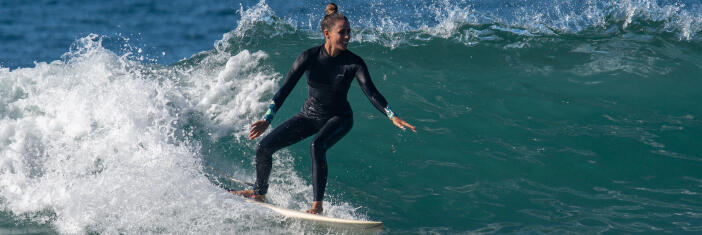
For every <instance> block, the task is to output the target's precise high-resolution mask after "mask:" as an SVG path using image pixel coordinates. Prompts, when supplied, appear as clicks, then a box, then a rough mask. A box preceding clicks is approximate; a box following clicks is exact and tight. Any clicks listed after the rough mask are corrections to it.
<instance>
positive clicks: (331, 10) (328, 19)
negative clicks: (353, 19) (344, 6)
mask: <svg viewBox="0 0 702 235" xmlns="http://www.w3.org/2000/svg"><path fill="white" fill-rule="evenodd" d="M324 12H325V15H324V18H322V22H321V23H320V26H321V27H322V31H324V30H325V29H326V30H329V29H331V27H334V23H336V21H337V20H345V21H348V19H346V16H344V15H343V14H341V13H339V7H337V6H336V4H334V3H329V5H327V7H326V9H324Z"/></svg>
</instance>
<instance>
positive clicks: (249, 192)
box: [229, 189, 266, 202]
mask: <svg viewBox="0 0 702 235" xmlns="http://www.w3.org/2000/svg"><path fill="white" fill-rule="evenodd" d="M229 192H230V193H232V194H234V195H239V196H242V197H245V198H251V199H253V200H256V201H259V202H264V201H265V200H266V195H255V194H254V191H253V190H250V189H249V190H239V191H234V190H229Z"/></svg>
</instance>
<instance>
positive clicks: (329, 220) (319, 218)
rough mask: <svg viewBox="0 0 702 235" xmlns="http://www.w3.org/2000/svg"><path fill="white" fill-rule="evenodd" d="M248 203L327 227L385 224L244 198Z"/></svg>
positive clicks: (379, 225) (371, 226) (356, 227)
mask: <svg viewBox="0 0 702 235" xmlns="http://www.w3.org/2000/svg"><path fill="white" fill-rule="evenodd" d="M244 200H246V202H249V203H254V204H256V205H260V206H262V207H265V208H268V209H270V210H272V211H274V212H276V213H278V214H280V215H282V216H284V217H286V218H292V219H299V220H305V221H310V222H315V223H323V224H327V225H332V226H335V227H343V228H354V229H382V228H383V222H380V221H364V220H353V219H339V218H333V217H328V216H323V215H316V214H310V213H307V212H304V211H296V210H291V209H287V208H282V207H278V206H275V205H273V204H269V203H265V202H259V201H256V200H251V199H248V198H244Z"/></svg>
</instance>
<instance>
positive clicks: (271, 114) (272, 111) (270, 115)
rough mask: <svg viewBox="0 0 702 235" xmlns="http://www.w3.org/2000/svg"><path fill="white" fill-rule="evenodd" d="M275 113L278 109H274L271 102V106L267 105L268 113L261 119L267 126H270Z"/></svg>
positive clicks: (273, 103) (273, 104)
mask: <svg viewBox="0 0 702 235" xmlns="http://www.w3.org/2000/svg"><path fill="white" fill-rule="evenodd" d="M276 111H278V108H277V107H275V102H273V101H271V104H270V105H268V111H266V114H264V115H263V119H264V120H266V122H267V123H268V124H271V122H272V121H273V117H274V116H275V112H276Z"/></svg>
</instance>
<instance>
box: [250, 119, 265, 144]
mask: <svg viewBox="0 0 702 235" xmlns="http://www.w3.org/2000/svg"><path fill="white" fill-rule="evenodd" d="M268 126H269V124H268V122H266V120H258V121H256V122H254V123H253V124H251V130H250V131H249V140H253V139H256V137H259V136H261V135H263V132H265V131H266V129H268Z"/></svg>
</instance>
